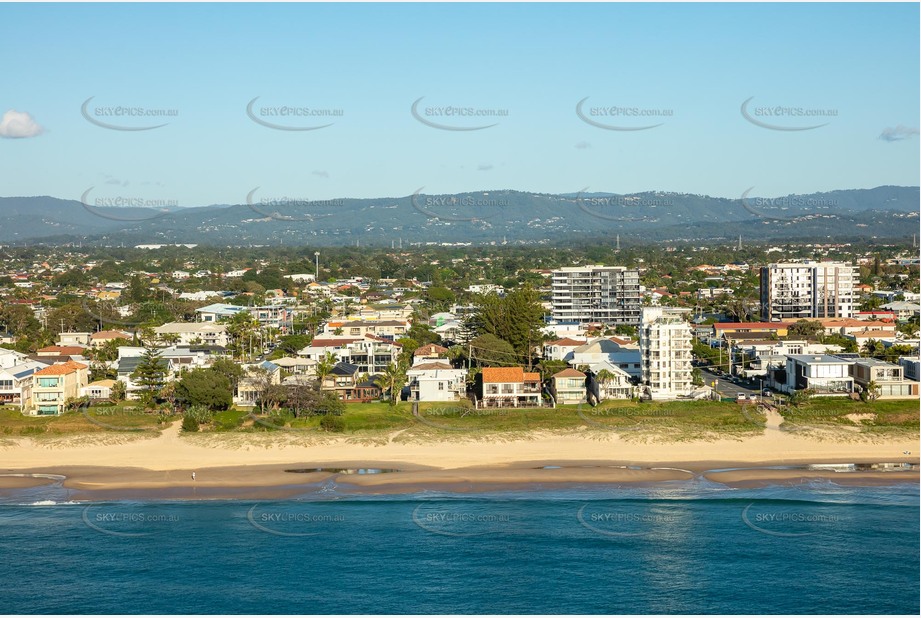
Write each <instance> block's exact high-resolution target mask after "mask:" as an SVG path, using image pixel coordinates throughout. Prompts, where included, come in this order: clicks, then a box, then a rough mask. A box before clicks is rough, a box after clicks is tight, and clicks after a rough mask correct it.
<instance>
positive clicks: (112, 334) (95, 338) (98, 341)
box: [90, 330, 131, 348]
mask: <svg viewBox="0 0 921 618" xmlns="http://www.w3.org/2000/svg"><path fill="white" fill-rule="evenodd" d="M113 340H115V341H130V340H131V336H130V335H128V334H127V333H123V332H121V331H118V330H101V331H99V332H95V333H93V334H92V335H90V347H92V348H98V347H100V346H102V345H105V344H106V343H108V342H109V341H113Z"/></svg>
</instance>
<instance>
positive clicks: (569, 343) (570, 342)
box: [544, 337, 585, 348]
mask: <svg viewBox="0 0 921 618" xmlns="http://www.w3.org/2000/svg"><path fill="white" fill-rule="evenodd" d="M548 345H558V346H565V347H570V348H575V347H578V346H580V345H585V341H578V340H577V339H571V338H569V337H563V338H562V339H557V340H556V341H548V342H547V343H545V344H544V347H547V346H548Z"/></svg>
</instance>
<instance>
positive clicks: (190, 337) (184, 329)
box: [153, 322, 230, 347]
mask: <svg viewBox="0 0 921 618" xmlns="http://www.w3.org/2000/svg"><path fill="white" fill-rule="evenodd" d="M153 330H154V332H155V333H156V334H157V336H158V337H160V338H161V339H168V338H169V337H170V336H172V337H175V338H176V341H177V343H181V344H183V345H192V344H193V343H200V344H202V345H219V346H222V347H227V345H228V344H229V343H230V338H229V337H228V335H227V325H226V324H215V323H213V322H167V323H166V324H164V325H163V326H157V327H155V328H154V329H153Z"/></svg>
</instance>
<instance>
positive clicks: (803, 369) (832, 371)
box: [774, 354, 854, 396]
mask: <svg viewBox="0 0 921 618" xmlns="http://www.w3.org/2000/svg"><path fill="white" fill-rule="evenodd" d="M853 364H854V361H853V360H849V359H845V358H841V357H838V356H831V355H829V354H791V355H790V356H788V357H787V362H786V367H785V376H784V380H783V382H778V381H777V380H775V382H776V384H775V385H774V386H775V388H777V390H780V391H782V392H785V393H793V392H794V391H798V390H803V389H807V388H808V389H811V390H813V391H814V392H815V394H816V395H822V396H835V395H840V396H846V395H849V394H850V393H853V392H854V378H852V377H851V366H852V365H853Z"/></svg>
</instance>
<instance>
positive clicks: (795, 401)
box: [790, 388, 815, 408]
mask: <svg viewBox="0 0 921 618" xmlns="http://www.w3.org/2000/svg"><path fill="white" fill-rule="evenodd" d="M813 395H815V391H814V390H813V389H811V388H801V389H799V390H796V391H793V394H791V395H790V405H791V406H793V407H794V408H798V407H800V406H801V405H803V404H805V403H807V402H808V401H809V399H810V398H811V397H812V396H813Z"/></svg>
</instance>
